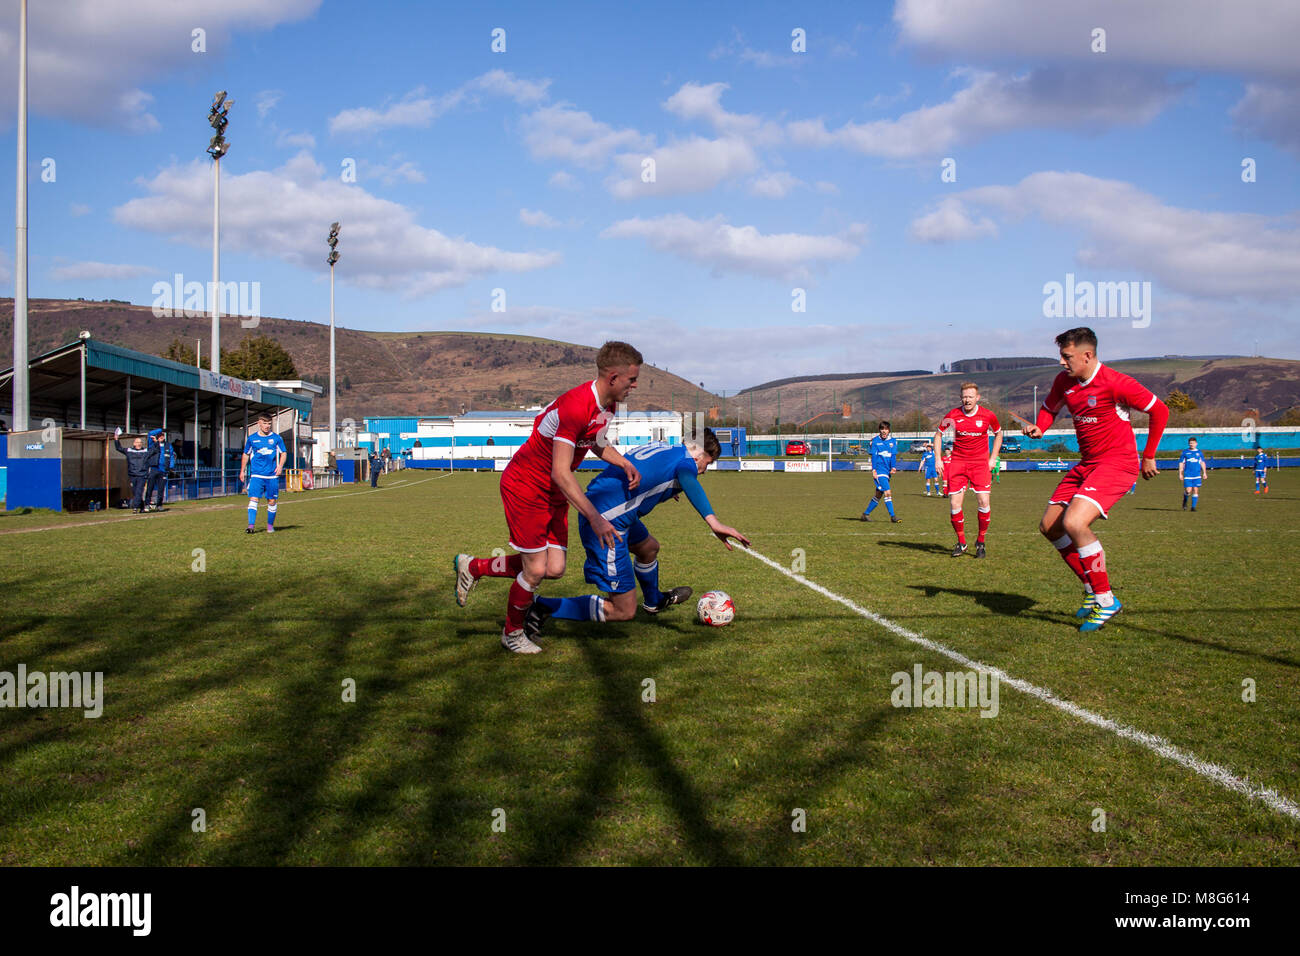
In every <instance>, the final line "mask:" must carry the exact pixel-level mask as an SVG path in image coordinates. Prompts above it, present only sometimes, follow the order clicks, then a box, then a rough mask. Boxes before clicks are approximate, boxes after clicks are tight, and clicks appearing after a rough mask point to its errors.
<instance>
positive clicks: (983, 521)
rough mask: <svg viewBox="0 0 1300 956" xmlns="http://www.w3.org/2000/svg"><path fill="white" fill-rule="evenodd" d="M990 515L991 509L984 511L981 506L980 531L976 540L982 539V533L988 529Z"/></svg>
mask: <svg viewBox="0 0 1300 956" xmlns="http://www.w3.org/2000/svg"><path fill="white" fill-rule="evenodd" d="M991 516H992V509H990V510H989V511H985V510H984V509H983V508H981V509H980V511H979V523H980V533H979V537H977V538H976V539H975V540H976V541H983V540H984V533H985V532H986V531H988V530H989V518H990V517H991Z"/></svg>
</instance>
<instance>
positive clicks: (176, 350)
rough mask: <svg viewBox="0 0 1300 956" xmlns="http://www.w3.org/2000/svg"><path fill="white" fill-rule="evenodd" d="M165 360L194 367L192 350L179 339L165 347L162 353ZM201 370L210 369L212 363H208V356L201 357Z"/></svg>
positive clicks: (173, 340)
mask: <svg viewBox="0 0 1300 956" xmlns="http://www.w3.org/2000/svg"><path fill="white" fill-rule="evenodd" d="M162 357H163V358H165V359H171V360H172V361H173V362H180V363H181V364H182V365H190V366H193V365H194V350H193V349H192V348H190V347H189V346H188V345H186V344H185V343H184V342H182V341H181V340H180V339H172V342H171V345H169V346H167V351H165V352H163V353H162ZM221 361H222V364H223V365H224V364H225V361H226V360H225V358H224V357H223V358H222V360H221ZM202 367H203V368H211V367H212V363H211V362H210V361H208V356H206V355H205V356H203V365H202Z"/></svg>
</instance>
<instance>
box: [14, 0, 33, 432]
mask: <svg viewBox="0 0 1300 956" xmlns="http://www.w3.org/2000/svg"><path fill="white" fill-rule="evenodd" d="M14 226H15V229H14V379H13V382H14V420H13V430H14V431H16V432H22V431H26V430H27V426H28V420H27V419H28V415H29V414H30V404H29V403H30V401H31V395H30V391H29V389H30V385H29V383H28V369H27V0H21V4H20V6H19V9H18V204H17V207H16V208H15V210H14Z"/></svg>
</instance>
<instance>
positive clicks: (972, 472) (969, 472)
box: [943, 458, 993, 495]
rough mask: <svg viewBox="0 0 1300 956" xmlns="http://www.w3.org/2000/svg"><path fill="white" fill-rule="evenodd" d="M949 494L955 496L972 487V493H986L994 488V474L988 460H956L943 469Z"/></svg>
mask: <svg viewBox="0 0 1300 956" xmlns="http://www.w3.org/2000/svg"><path fill="white" fill-rule="evenodd" d="M943 477H944V478H945V479H947V481H948V494H950V495H955V494H956V493H957V492H959V491H965V490H966V486H967V485H969V486H970V490H971V491H976V492H980V493H981V494H982V493H985V492H988V491H990V490H991V489H992V488H993V474H992V472H990V471H989V460H988V459H987V458H954V459H953V460H952V461H951V462H949V463H948V464H947V465H946V466H945V467H944V469H943Z"/></svg>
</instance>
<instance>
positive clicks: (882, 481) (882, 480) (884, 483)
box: [873, 475, 889, 491]
mask: <svg viewBox="0 0 1300 956" xmlns="http://www.w3.org/2000/svg"><path fill="white" fill-rule="evenodd" d="M873 477H874V478H875V479H876V490H877V491H888V490H889V476H888V475H874V476H873Z"/></svg>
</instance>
